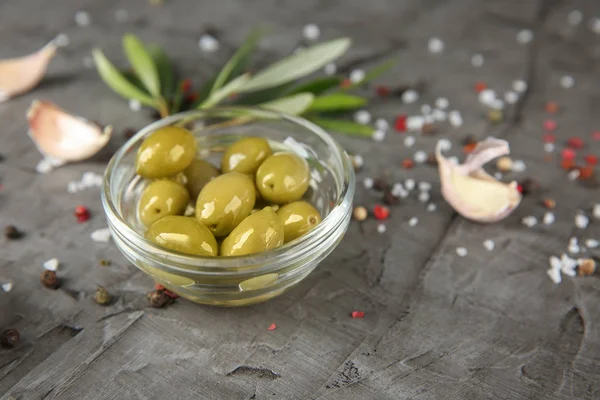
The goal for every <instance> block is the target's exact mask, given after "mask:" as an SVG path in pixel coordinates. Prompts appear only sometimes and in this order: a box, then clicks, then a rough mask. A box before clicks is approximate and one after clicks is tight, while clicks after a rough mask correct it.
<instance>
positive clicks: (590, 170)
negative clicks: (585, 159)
mask: <svg viewBox="0 0 600 400" xmlns="http://www.w3.org/2000/svg"><path fill="white" fill-rule="evenodd" d="M577 169H578V170H579V179H590V178H591V177H592V176H594V167H593V166H591V165H587V166H585V167H577Z"/></svg>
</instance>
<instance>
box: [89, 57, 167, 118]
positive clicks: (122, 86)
mask: <svg viewBox="0 0 600 400" xmlns="http://www.w3.org/2000/svg"><path fill="white" fill-rule="evenodd" d="M92 56H93V57H94V62H95V63H96V69H97V70H98V73H99V74H100V77H101V78H102V80H103V81H104V83H106V84H107V85H108V86H109V87H110V88H111V89H112V90H114V91H115V92H117V93H118V94H119V95H121V96H123V97H125V98H126V99H134V100H137V101H139V102H140V103H142V104H145V105H147V106H150V107H156V106H157V103H156V101H155V100H154V99H153V98H152V97H150V96H149V95H148V94H146V93H144V92H143V91H141V90H140V89H138V88H137V87H135V85H134V84H132V83H131V82H129V81H128V80H127V78H125V77H124V76H123V75H122V74H121V72H119V70H118V69H117V68H116V67H115V66H114V65H113V64H112V63H111V62H110V61H109V60H108V58H106V56H105V55H104V53H102V51H101V50H100V49H94V50H93V51H92Z"/></svg>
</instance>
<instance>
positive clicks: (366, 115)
mask: <svg viewBox="0 0 600 400" xmlns="http://www.w3.org/2000/svg"><path fill="white" fill-rule="evenodd" d="M354 120H355V121H356V122H357V123H359V124H362V125H366V124H368V123H369V122H371V113H370V112H368V111H367V110H358V111H357V112H355V113H354Z"/></svg>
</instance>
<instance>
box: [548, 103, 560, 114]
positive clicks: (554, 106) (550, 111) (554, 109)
mask: <svg viewBox="0 0 600 400" xmlns="http://www.w3.org/2000/svg"><path fill="white" fill-rule="evenodd" d="M557 111H558V104H556V103H555V102H554V101H549V102H547V103H546V112H547V113H548V114H556V112H557Z"/></svg>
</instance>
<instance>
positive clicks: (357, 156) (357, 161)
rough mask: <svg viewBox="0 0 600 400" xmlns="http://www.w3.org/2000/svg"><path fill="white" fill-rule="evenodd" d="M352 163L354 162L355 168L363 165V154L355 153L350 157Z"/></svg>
mask: <svg viewBox="0 0 600 400" xmlns="http://www.w3.org/2000/svg"><path fill="white" fill-rule="evenodd" d="M352 164H354V166H355V167H356V168H360V167H362V166H363V165H365V160H364V158H363V156H361V155H360V154H355V155H354V156H353V157H352Z"/></svg>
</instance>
